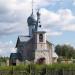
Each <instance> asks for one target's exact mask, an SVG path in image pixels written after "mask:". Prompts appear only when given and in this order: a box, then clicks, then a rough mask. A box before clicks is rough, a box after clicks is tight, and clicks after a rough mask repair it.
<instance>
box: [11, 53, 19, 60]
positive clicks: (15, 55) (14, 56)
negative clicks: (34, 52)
mask: <svg viewBox="0 0 75 75" xmlns="http://www.w3.org/2000/svg"><path fill="white" fill-rule="evenodd" d="M17 58H18V57H17V53H11V55H10V59H17Z"/></svg>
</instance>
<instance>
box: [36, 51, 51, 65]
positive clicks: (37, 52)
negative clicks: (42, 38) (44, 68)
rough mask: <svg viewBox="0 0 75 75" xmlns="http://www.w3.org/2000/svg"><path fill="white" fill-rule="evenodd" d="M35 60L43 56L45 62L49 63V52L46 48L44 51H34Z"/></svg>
mask: <svg viewBox="0 0 75 75" xmlns="http://www.w3.org/2000/svg"><path fill="white" fill-rule="evenodd" d="M35 57H36V58H35V62H37V60H38V59H40V58H45V63H46V64H50V63H51V62H50V61H49V52H48V50H44V51H40V50H38V51H36V52H35Z"/></svg>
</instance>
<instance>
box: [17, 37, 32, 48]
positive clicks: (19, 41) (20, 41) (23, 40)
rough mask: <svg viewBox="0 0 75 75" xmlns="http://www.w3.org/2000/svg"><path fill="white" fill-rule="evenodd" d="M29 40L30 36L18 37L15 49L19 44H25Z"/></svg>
mask: <svg viewBox="0 0 75 75" xmlns="http://www.w3.org/2000/svg"><path fill="white" fill-rule="evenodd" d="M30 39H31V37H30V36H18V39H17V43H16V47H18V45H19V44H20V43H27V42H28V41H29V40H30Z"/></svg>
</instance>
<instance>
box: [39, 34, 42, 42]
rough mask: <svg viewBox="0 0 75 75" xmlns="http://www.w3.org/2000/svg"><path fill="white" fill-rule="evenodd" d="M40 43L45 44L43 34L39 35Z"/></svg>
mask: <svg viewBox="0 0 75 75" xmlns="http://www.w3.org/2000/svg"><path fill="white" fill-rule="evenodd" d="M39 42H43V34H39Z"/></svg>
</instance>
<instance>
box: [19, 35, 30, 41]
mask: <svg viewBox="0 0 75 75" xmlns="http://www.w3.org/2000/svg"><path fill="white" fill-rule="evenodd" d="M18 38H19V40H20V42H28V41H29V40H30V39H31V37H30V36H19V37H18Z"/></svg>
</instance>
